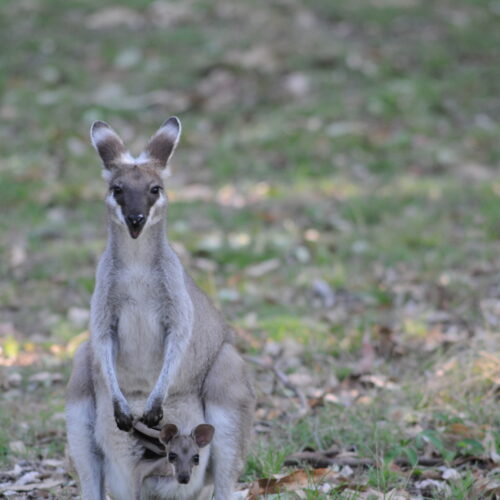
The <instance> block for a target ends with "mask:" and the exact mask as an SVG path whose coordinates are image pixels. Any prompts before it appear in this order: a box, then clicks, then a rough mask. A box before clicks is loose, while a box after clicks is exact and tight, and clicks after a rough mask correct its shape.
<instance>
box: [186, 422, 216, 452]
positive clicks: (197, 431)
mask: <svg viewBox="0 0 500 500" xmlns="http://www.w3.org/2000/svg"><path fill="white" fill-rule="evenodd" d="M214 432H215V429H214V427H213V426H212V425H209V424H200V425H198V426H197V427H195V428H194V430H193V432H192V433H191V435H192V436H193V439H194V440H195V442H196V444H197V445H198V446H199V447H200V448H203V447H204V446H207V444H210V442H211V441H212V438H213V437H214Z"/></svg>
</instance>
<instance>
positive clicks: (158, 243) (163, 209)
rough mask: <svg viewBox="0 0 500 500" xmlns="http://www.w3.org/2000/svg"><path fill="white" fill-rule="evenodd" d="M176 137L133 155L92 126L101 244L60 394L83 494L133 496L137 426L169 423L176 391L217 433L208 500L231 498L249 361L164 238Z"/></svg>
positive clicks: (241, 444)
mask: <svg viewBox="0 0 500 500" xmlns="http://www.w3.org/2000/svg"><path fill="white" fill-rule="evenodd" d="M180 133H181V125H180V121H179V119H178V118H176V117H171V118H169V119H168V120H167V121H166V122H164V123H163V125H162V126H161V127H160V128H159V129H158V131H157V132H156V133H155V134H154V135H153V136H152V137H151V139H150V140H149V142H148V144H147V146H146V148H145V150H144V151H143V152H142V153H141V154H140V155H139V156H138V157H135V158H134V157H133V156H131V155H130V154H129V153H128V151H127V150H126V148H125V146H124V144H123V141H122V140H121V138H120V137H119V136H118V134H117V133H116V132H115V131H114V130H113V129H112V128H111V127H110V126H109V125H108V124H106V123H104V122H101V121H98V122H95V123H94V124H93V125H92V128H91V138H92V143H93V145H94V147H95V149H96V150H97V152H98V154H99V156H100V158H101V160H102V164H103V167H104V168H103V177H104V179H105V180H106V181H107V183H108V192H107V194H106V206H107V210H108V242H107V246H106V249H105V250H104V253H103V255H102V256H101V258H100V261H99V264H98V266H97V273H96V284H95V290H94V293H93V295H92V301H91V315H90V316H91V318H90V340H89V341H88V342H85V343H83V344H82V345H81V346H80V348H79V349H78V351H77V352H76V354H75V359H74V364H73V372H72V375H71V379H70V382H69V384H68V390H67V398H66V421H67V433H68V444H69V451H70V455H71V457H72V460H73V462H74V464H75V468H76V470H77V472H78V475H79V478H80V484H81V489H82V498H83V499H84V500H91V499H97V500H104V499H105V495H106V491H108V492H109V493H111V495H112V496H113V498H115V499H117V500H120V499H123V500H125V499H131V500H132V499H133V498H134V497H133V491H134V484H133V479H132V474H131V472H130V471H132V470H133V467H134V464H135V457H134V451H133V450H134V449H135V448H136V447H137V442H136V439H135V438H134V437H133V433H132V428H133V423H134V422H135V421H137V420H140V421H141V422H142V423H143V424H144V425H145V426H146V427H149V428H151V427H154V426H158V425H160V426H162V425H165V421H164V414H165V412H167V411H168V406H169V405H170V402H171V401H176V400H178V399H182V400H183V401H192V402H193V403H192V404H193V405H194V406H200V407H201V408H202V410H201V411H202V413H203V419H202V421H205V422H207V424H209V425H211V426H213V427H215V428H216V429H219V428H220V429H221V431H220V432H216V433H215V435H214V437H213V441H212V443H211V446H210V461H209V469H210V470H209V473H210V477H211V478H213V484H214V498H215V499H216V500H227V499H229V498H230V497H231V493H232V491H233V487H234V483H235V481H236V479H237V477H238V474H239V473H240V472H241V469H242V467H243V464H244V460H245V456H246V450H247V446H248V441H249V437H250V431H251V427H252V418H253V412H254V406H255V397H254V393H253V389H252V386H251V383H250V380H249V376H248V373H247V370H246V366H245V364H244V362H243V360H242V358H241V356H240V355H239V354H238V352H237V351H236V349H235V348H234V346H233V337H234V333H233V331H232V329H231V327H230V326H229V325H228V324H227V323H226V322H225V320H224V318H223V317H222V315H221V313H220V312H219V311H218V310H217V309H216V308H215V307H214V306H213V304H212V303H211V301H210V300H209V299H208V297H207V296H206V295H205V294H204V293H203V292H202V291H201V290H200V289H199V288H198V287H197V286H196V285H195V283H194V282H193V280H192V279H191V277H190V276H189V275H188V274H187V272H186V271H185V269H184V267H183V266H182V264H181V262H180V260H179V258H178V256H177V255H176V253H175V252H174V251H173V250H172V247H171V246H170V244H169V241H168V238H167V231H166V229H167V228H166V215H167V206H168V204H167V195H166V193H165V186H164V178H165V173H166V171H167V163H168V161H169V159H170V158H171V156H172V154H173V152H174V150H175V148H176V146H177V144H178V142H179V137H180ZM189 404H191V403H189ZM188 413H189V411H188ZM134 447H135V448H134ZM146 498H148V497H146ZM154 498H160V499H161V498H171V497H162V496H155V497H154ZM172 498H173V497H172ZM175 498H177V497H175Z"/></svg>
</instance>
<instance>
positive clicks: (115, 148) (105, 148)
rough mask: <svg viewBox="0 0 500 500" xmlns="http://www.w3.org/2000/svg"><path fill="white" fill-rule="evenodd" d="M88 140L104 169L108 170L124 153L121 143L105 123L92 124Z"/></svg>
mask: <svg viewBox="0 0 500 500" xmlns="http://www.w3.org/2000/svg"><path fill="white" fill-rule="evenodd" d="M90 138H91V139H92V144H93V145H94V148H95V149H96V151H97V152H98V153H99V156H100V157H101V160H102V162H103V164H104V167H105V168H110V166H112V165H113V163H115V162H116V161H117V160H118V159H119V158H120V157H121V156H123V155H124V154H125V153H126V149H125V146H124V144H123V141H122V140H121V139H120V137H119V135H118V134H117V133H116V132H115V131H114V130H113V129H112V128H111V127H110V126H109V125H108V124H107V123H106V122H101V121H96V122H94V123H93V124H92V127H90Z"/></svg>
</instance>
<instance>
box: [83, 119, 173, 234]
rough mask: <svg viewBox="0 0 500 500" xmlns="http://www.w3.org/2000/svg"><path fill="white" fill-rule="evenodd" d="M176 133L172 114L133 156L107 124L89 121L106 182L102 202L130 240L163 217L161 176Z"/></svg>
mask: <svg viewBox="0 0 500 500" xmlns="http://www.w3.org/2000/svg"><path fill="white" fill-rule="evenodd" d="M180 134H181V123H180V121H179V119H178V118H176V117H175V116H173V117H171V118H169V119H168V120H167V121H166V122H165V123H163V125H162V126H161V127H160V128H159V129H158V131H157V132H156V133H155V134H154V135H153V136H152V137H151V139H150V140H149V142H148V144H147V146H146V149H145V150H144V151H143V152H142V153H141V154H140V155H139V156H138V157H137V158H134V157H132V156H131V155H130V154H129V153H128V151H127V149H126V148H125V145H124V144H123V141H122V140H121V139H120V137H119V135H118V134H117V133H116V132H115V131H114V130H113V129H112V128H111V127H110V126H109V125H108V124H107V123H105V122H102V121H96V122H94V123H93V124H92V127H91V129H90V136H91V139H92V143H93V145H94V147H95V149H96V150H97V152H98V153H99V156H100V157H101V160H102V163H103V167H104V170H103V177H104V178H105V179H106V181H107V182H108V183H109V192H108V195H107V196H106V204H107V206H108V210H109V213H110V215H111V219H112V220H113V222H115V223H116V224H119V225H122V226H125V227H126V228H127V229H128V232H129V234H130V236H131V237H132V238H133V239H136V238H138V237H139V235H140V234H141V232H142V231H143V229H144V228H145V227H148V226H151V225H153V224H156V223H158V222H160V221H161V220H162V219H163V218H164V217H165V211H166V206H167V198H166V195H165V192H164V186H163V178H164V177H165V176H166V173H167V172H168V171H167V163H168V161H169V159H170V157H171V156H172V154H173V152H174V150H175V148H176V146H177V143H178V142H179V137H180Z"/></svg>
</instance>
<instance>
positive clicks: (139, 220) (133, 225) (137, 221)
mask: <svg viewBox="0 0 500 500" xmlns="http://www.w3.org/2000/svg"><path fill="white" fill-rule="evenodd" d="M126 221H127V226H128V229H129V232H130V236H132V238H134V239H135V238H137V237H138V236H139V234H140V232H141V230H142V228H143V226H144V223H145V222H146V217H145V216H144V215H143V214H132V215H127V218H126Z"/></svg>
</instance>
